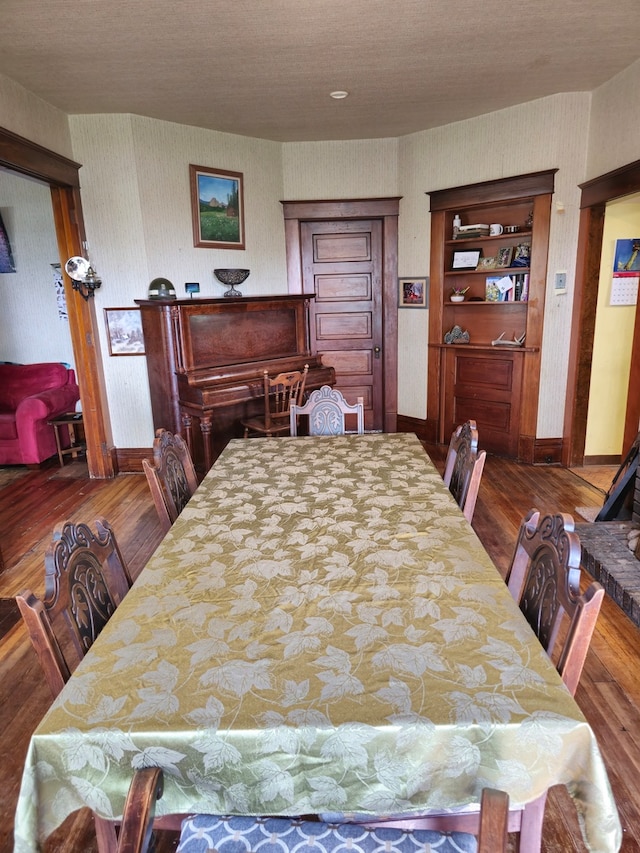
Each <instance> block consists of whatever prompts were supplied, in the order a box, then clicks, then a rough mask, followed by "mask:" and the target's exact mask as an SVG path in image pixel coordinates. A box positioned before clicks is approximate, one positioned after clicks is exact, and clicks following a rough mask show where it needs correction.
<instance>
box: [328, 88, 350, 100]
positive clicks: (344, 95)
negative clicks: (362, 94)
mask: <svg viewBox="0 0 640 853" xmlns="http://www.w3.org/2000/svg"><path fill="white" fill-rule="evenodd" d="M329 96H330V97H331V98H333V99H334V101H341V100H342V99H343V98H348V97H349V93H348V92H345V91H343V90H342V89H338V91H336V92H329Z"/></svg>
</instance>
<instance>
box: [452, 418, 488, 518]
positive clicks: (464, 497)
mask: <svg viewBox="0 0 640 853" xmlns="http://www.w3.org/2000/svg"><path fill="white" fill-rule="evenodd" d="M486 456H487V453H486V451H485V450H483V451H481V452H480V453H478V430H477V428H476V422H475V421H471V420H470V421H467V422H466V423H464V424H461V425H460V426H458V427H457V428H456V429H455V430H454V431H453V434H452V436H451V441H450V442H449V450H448V451H447V460H446V462H445V468H444V474H443V479H444V482H445V485H446V486H447V487H448V489H449V491H450V492H451V494H452V495H453V497H454V498H455V501H456V503H457V504H458V506H459V507H460V509H461V510H462V512H463V513H464V516H465V518H466V519H467V521H469V522H471V520H472V519H473V513H474V510H475V507H476V501H477V499H478V491H479V489H480V481H481V480H482V472H483V470H484V463H485V459H486Z"/></svg>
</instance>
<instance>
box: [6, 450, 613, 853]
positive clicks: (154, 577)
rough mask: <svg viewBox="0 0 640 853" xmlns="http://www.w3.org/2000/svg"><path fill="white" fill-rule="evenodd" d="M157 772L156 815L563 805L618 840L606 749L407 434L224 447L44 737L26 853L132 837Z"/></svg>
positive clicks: (24, 824)
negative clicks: (133, 791)
mask: <svg viewBox="0 0 640 853" xmlns="http://www.w3.org/2000/svg"><path fill="white" fill-rule="evenodd" d="M153 764H157V765H159V766H161V767H163V770H164V775H165V786H164V787H165V790H164V795H163V797H162V799H161V800H160V801H159V802H158V808H157V810H158V813H159V814H164V813H171V812H189V811H198V810H201V811H219V812H239V813H249V814H261V813H262V814H264V813H276V814H306V813H310V812H313V811H314V810H315V811H334V812H346V811H349V812H369V813H372V814H379V813H383V812H394V811H396V812H397V811H403V812H408V813H411V812H419V811H420V810H424V809H429V808H442V807H443V806H446V807H464V806H465V805H467V804H469V803H473V802H478V801H479V798H480V792H481V788H482V787H484V786H485V785H491V786H492V787H496V788H502V789H504V790H506V791H508V793H509V794H510V796H511V798H512V800H513V801H514V802H526V801H528V800H531V799H533V798H535V797H536V796H538V795H539V794H540V793H542V792H543V791H544V790H545V789H546V788H547V787H548V786H549V784H554V783H556V782H560V783H566V784H568V785H569V787H570V790H571V793H572V795H573V796H574V798H575V800H576V804H577V806H578V808H579V810H580V813H581V818H582V819H583V820H584V822H585V826H586V830H587V833H588V837H589V842H590V844H591V847H592V849H593V850H601V851H611V850H613V849H614V846H615V843H616V839H617V838H618V837H619V835H618V832H619V827H618V825H617V823H616V819H615V807H614V805H613V800H612V798H611V795H610V789H609V787H608V781H607V779H606V774H605V771H604V766H603V764H602V760H601V757H600V754H599V752H598V750H597V746H596V744H595V740H594V736H593V732H592V731H591V729H590V728H589V726H588V725H587V723H586V722H585V721H584V718H583V717H582V715H581V714H580V712H579V710H578V708H577V706H576V704H575V702H574V701H573V700H572V699H571V697H570V696H569V694H568V692H567V691H566V689H565V688H564V687H563V686H562V684H561V682H560V679H559V678H558V676H557V674H556V673H555V670H554V669H553V668H552V667H551V666H550V664H549V662H548V660H547V658H546V656H545V654H544V652H543V651H542V649H541V647H540V645H539V643H538V641H537V640H536V638H535V637H534V635H533V633H532V632H531V630H530V628H529V626H528V625H527V624H526V622H525V620H524V619H523V618H522V616H521V614H520V612H519V611H518V609H517V607H516V605H515V603H514V602H513V601H512V599H511V597H510V595H509V593H508V591H507V589H506V587H505V584H504V581H503V580H502V578H501V577H500V575H499V574H498V572H497V571H496V569H495V568H494V567H493V565H492V564H491V562H490V560H489V558H488V556H487V554H486V552H485V551H484V549H483V548H482V546H481V544H480V542H479V541H478V539H477V537H476V535H475V533H474V531H473V530H472V528H471V526H470V525H469V524H468V523H467V522H466V520H465V519H464V517H463V515H462V513H461V512H460V510H459V508H458V507H457V506H456V504H455V502H454V501H453V499H452V497H451V495H450V494H449V492H448V490H447V489H446V488H445V486H444V484H443V482H442V478H441V477H440V475H439V474H438V473H437V471H436V470H435V469H434V467H433V466H432V465H431V464H430V462H429V460H428V457H427V456H426V454H425V453H424V450H423V449H422V447H421V445H420V443H419V442H418V440H417V439H416V437H415V436H413V435H383V434H369V435H364V436H339V437H335V438H331V439H313V438H279V439H269V438H263V439H255V440H250V441H249V440H248V441H243V440H240V441H233V442H231V444H230V445H229V447H228V448H227V449H226V450H225V451H224V452H223V454H222V455H221V456H220V458H219V459H218V460H217V462H216V464H215V465H214V467H213V468H212V469H211V471H210V472H209V473H208V475H207V476H206V478H205V479H204V481H203V483H202V484H201V485H200V487H199V488H198V490H197V491H196V493H195V495H194V496H193V498H192V499H191V500H190V502H189V503H188V505H187V506H186V508H185V509H184V511H183V512H182V514H181V516H180V517H179V518H178V520H177V521H176V522H175V524H174V525H173V527H172V528H171V530H170V531H169V532H168V534H167V536H166V538H165V540H164V541H163V543H162V545H161V546H160V547H159V548H158V550H157V551H156V553H155V554H154V555H153V557H152V558H151V560H150V561H149V564H148V565H147V566H146V567H145V569H144V571H143V572H142V574H141V576H140V578H139V579H138V581H137V582H136V584H135V585H134V587H133V588H132V590H131V591H130V593H129V594H128V595H127V596H126V598H125V600H124V601H123V602H122V604H121V605H120V607H119V609H118V612H117V614H116V616H115V617H114V618H112V620H111V622H110V623H109V624H108V625H107V626H106V628H105V629H104V630H103V632H102V634H101V636H100V637H99V638H98V640H97V641H96V643H95V644H94V646H93V648H92V650H91V651H90V653H89V654H88V655H87V657H86V658H85V660H84V661H83V662H82V663H81V664H80V666H79V667H78V670H77V672H76V673H75V674H74V676H73V678H72V679H71V681H70V682H69V684H68V685H67V686H66V687H65V689H64V690H63V692H62V693H61V694H60V696H59V697H58V699H57V700H56V701H55V702H54V704H53V706H52V707H51V709H50V711H49V713H48V714H47V716H46V717H45V719H44V720H43V722H42V723H41V725H40V726H39V728H38V730H37V732H36V734H35V736H34V738H33V740H32V743H31V746H30V750H29V755H28V757H27V762H26V768H25V775H24V782H23V789H22V792H21V796H20V803H19V807H18V813H17V822H16V825H17V828H18V829H17V836H16V850H17V851H18V853H23V851H24V852H25V853H26V851H33V850H35V849H36V846H37V844H36V837H37V832H38V827H40V829H41V831H42V832H43V833H47V832H49V831H51V830H52V829H53V828H54V827H55V826H57V825H58V824H59V823H61V822H62V820H63V819H64V818H65V817H66V815H67V814H68V813H69V812H70V811H71V810H73V809H76V808H78V807H79V806H80V805H81V804H82V803H86V804H87V805H89V806H90V807H94V808H96V809H97V810H98V811H99V812H100V813H101V814H102V815H103V816H106V817H111V816H113V815H119V814H121V811H122V807H123V803H124V798H125V796H126V792H127V789H128V785H129V781H130V779H131V775H132V772H133V769H134V768H136V767H142V766H150V765H153ZM593 786H597V787H596V788H594V787H593ZM593 790H597V796H594V795H593V794H592V793H589V791H593Z"/></svg>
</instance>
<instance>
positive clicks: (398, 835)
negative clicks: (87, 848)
mask: <svg viewBox="0 0 640 853" xmlns="http://www.w3.org/2000/svg"><path fill="white" fill-rule="evenodd" d="M210 851H217V853H429V851H437V853H476V851H477V843H476V839H475V836H473V835H468V834H467V833H464V832H452V833H443V832H433V831H430V830H427V829H417V830H413V831H411V832H409V831H405V830H402V829H392V828H390V827H381V826H378V827H376V828H375V829H367V828H365V827H363V826H358V825H357V824H353V823H342V824H336V823H322V822H320V821H310V820H309V821H305V820H298V819H297V818H281V817H218V816H216V815H196V816H195V817H193V818H187V819H186V820H185V821H183V824H182V832H181V834H180V844H179V845H178V849H177V851H176V853H210Z"/></svg>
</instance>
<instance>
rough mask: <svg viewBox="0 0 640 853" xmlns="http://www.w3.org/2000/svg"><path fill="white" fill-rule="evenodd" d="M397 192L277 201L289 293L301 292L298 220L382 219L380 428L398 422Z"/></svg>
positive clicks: (392, 428)
mask: <svg viewBox="0 0 640 853" xmlns="http://www.w3.org/2000/svg"><path fill="white" fill-rule="evenodd" d="M400 198H401V197H400V196H393V197H387V198H369V199H326V200H319V201H281V202H280V203H281V204H282V209H283V213H284V220H285V223H284V225H285V245H286V253H287V282H288V290H289V293H304V292H305V289H304V278H303V272H302V240H301V229H300V225H301V223H302V222H313V221H329V220H346V219H379V220H381V222H382V253H383V257H382V334H383V340H384V342H385V345H384V347H383V350H382V357H383V372H384V431H385V432H396V430H397V424H398V295H397V290H398V215H399V212H400Z"/></svg>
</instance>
